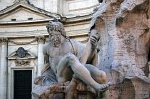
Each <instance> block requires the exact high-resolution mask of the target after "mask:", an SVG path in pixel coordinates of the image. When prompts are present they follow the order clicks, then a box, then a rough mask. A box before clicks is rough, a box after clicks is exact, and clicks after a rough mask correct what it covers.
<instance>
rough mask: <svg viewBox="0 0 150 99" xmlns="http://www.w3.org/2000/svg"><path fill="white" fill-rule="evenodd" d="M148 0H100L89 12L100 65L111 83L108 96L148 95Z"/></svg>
mask: <svg viewBox="0 0 150 99" xmlns="http://www.w3.org/2000/svg"><path fill="white" fill-rule="evenodd" d="M149 10H150V8H149V0H111V1H109V0H106V1H105V0H104V1H103V3H101V4H100V5H99V7H98V8H97V10H96V12H95V13H94V14H93V17H92V21H91V27H92V26H93V24H94V23H95V25H96V28H97V29H98V31H99V34H100V36H101V39H100V43H99V49H100V54H99V55H100V64H99V66H100V68H101V69H104V70H106V71H107V74H108V80H109V81H111V82H112V83H113V85H112V86H110V88H109V91H108V92H107V93H108V95H107V98H108V99H149V98H150V89H149V88H150V84H149V83H150V79H149V78H148V74H149V70H148V68H149V66H148V62H149V61H150V59H149V53H150V52H149V49H150V31H149V28H150V23H149V20H150V19H149V17H150V13H149Z"/></svg>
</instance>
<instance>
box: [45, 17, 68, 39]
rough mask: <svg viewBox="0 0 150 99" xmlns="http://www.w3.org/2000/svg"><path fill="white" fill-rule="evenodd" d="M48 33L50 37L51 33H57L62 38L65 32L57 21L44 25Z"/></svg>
mask: <svg viewBox="0 0 150 99" xmlns="http://www.w3.org/2000/svg"><path fill="white" fill-rule="evenodd" d="M46 28H47V31H48V33H49V34H50V35H51V34H52V33H53V32H59V33H61V35H62V36H64V37H66V32H65V29H64V26H63V24H62V23H61V22H60V21H58V20H53V21H49V23H48V24H47V25H46Z"/></svg>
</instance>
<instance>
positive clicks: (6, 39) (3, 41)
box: [0, 37, 8, 44]
mask: <svg viewBox="0 0 150 99" xmlns="http://www.w3.org/2000/svg"><path fill="white" fill-rule="evenodd" d="M0 42H1V43H2V44H6V43H7V42H8V38H7V37H4V38H0Z"/></svg>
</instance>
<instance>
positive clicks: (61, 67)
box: [56, 54, 73, 83]
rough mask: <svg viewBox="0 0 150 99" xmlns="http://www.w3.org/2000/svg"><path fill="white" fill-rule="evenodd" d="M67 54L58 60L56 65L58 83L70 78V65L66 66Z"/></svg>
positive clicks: (71, 72)
mask: <svg viewBox="0 0 150 99" xmlns="http://www.w3.org/2000/svg"><path fill="white" fill-rule="evenodd" d="M68 62H69V56H68V54H67V55H65V56H64V57H63V58H62V59H61V60H60V62H59V64H58V66H57V75H56V76H57V79H58V82H59V83H65V82H66V81H70V80H71V79H72V75H73V71H72V69H71V67H70V66H68Z"/></svg>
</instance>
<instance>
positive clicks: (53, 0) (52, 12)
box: [0, 0, 98, 99]
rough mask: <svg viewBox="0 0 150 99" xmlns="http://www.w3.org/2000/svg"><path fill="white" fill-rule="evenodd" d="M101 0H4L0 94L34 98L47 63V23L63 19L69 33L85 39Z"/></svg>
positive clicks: (11, 98)
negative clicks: (94, 9) (44, 47)
mask: <svg viewBox="0 0 150 99" xmlns="http://www.w3.org/2000/svg"><path fill="white" fill-rule="evenodd" d="M97 5H98V1H97V0H94V1H93V0H92V1H91V0H5V1H4V0H0V41H1V43H0V79H1V81H0V90H1V92H0V97H1V99H21V98H19V97H22V96H23V97H24V99H33V97H32V96H31V90H32V88H33V80H34V78H35V77H36V76H38V75H40V72H41V69H42V66H43V64H44V57H43V45H44V43H45V42H47V41H48V33H47V30H46V24H47V23H48V22H49V21H50V20H54V19H60V20H62V21H63V23H64V26H65V30H66V32H67V36H69V37H70V38H73V39H76V40H78V41H82V42H85V41H86V37H87V34H88V28H89V22H90V19H91V15H92V12H93V8H94V7H95V6H97Z"/></svg>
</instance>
